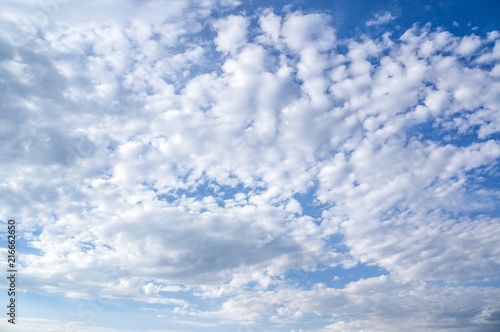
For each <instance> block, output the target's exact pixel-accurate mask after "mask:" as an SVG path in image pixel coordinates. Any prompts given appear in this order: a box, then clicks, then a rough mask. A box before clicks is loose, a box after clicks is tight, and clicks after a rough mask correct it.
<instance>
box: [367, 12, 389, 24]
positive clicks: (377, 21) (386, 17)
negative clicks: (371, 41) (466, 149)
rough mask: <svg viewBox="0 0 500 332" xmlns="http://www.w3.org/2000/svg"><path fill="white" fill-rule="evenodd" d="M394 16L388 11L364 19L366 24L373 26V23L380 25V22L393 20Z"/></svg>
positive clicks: (384, 22)
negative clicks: (369, 18)
mask: <svg viewBox="0 0 500 332" xmlns="http://www.w3.org/2000/svg"><path fill="white" fill-rule="evenodd" d="M395 19H396V17H395V16H394V15H392V14H391V13H389V12H386V13H384V14H383V15H380V14H377V15H375V18H374V19H371V20H368V21H366V25H367V26H374V25H382V24H387V23H389V22H391V21H394V20H395Z"/></svg>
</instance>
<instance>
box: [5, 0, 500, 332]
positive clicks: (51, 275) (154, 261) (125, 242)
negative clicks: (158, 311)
mask: <svg viewBox="0 0 500 332" xmlns="http://www.w3.org/2000/svg"><path fill="white" fill-rule="evenodd" d="M54 3H56V2H54ZM57 4H58V5H57V8H55V7H54V8H53V9H52V12H53V13H52V15H48V19H47V20H45V21H43V22H42V21H40V20H41V19H39V20H38V21H37V19H34V18H33V17H34V16H29V15H27V16H26V15H25V14H23V13H26V10H25V9H23V8H21V7H22V6H21V5H19V6H17V5H16V6H14V5H13V4H12V3H8V6H6V8H8V10H6V12H5V13H4V14H2V15H3V16H2V22H3V25H4V26H7V27H9V28H10V29H11V30H4V29H2V32H1V33H0V38H1V40H0V44H1V50H2V51H1V53H0V60H1V64H0V71H1V77H2V78H3V79H2V81H1V82H0V84H1V90H0V91H1V92H0V93H1V94H2V95H1V97H0V98H1V99H2V100H3V101H4V102H3V103H2V110H1V114H0V135H1V136H2V141H3V144H2V147H1V149H0V154H1V159H2V160H3V161H4V162H3V163H2V164H1V166H0V172H1V174H2V182H1V187H0V190H1V196H2V197H3V204H2V205H1V206H0V211H1V212H0V215H2V216H10V217H11V218H16V219H17V220H19V222H20V227H21V229H22V238H23V241H24V244H25V246H26V251H25V252H23V253H21V254H20V260H21V262H22V271H23V280H24V281H23V282H24V284H23V287H24V288H25V289H26V290H30V291H40V292H62V293H64V294H65V295H67V296H69V297H83V298H85V297H113V298H129V299H135V300H137V301H140V302H144V303H145V304H146V305H147V304H148V303H149V304H157V303H161V304H164V305H165V311H166V312H167V315H174V314H175V315H179V316H182V317H184V319H197V320H198V319H202V320H203V319H206V320H208V321H213V320H215V321H218V324H220V326H224V325H225V324H234V323H235V322H236V323H241V322H245V324H247V325H245V326H248V329H254V328H255V329H256V330H264V328H263V327H261V328H258V327H256V326H259V325H258V324H264V325H262V326H273V327H272V328H271V330H274V331H278V330H279V331H290V330H292V329H293V328H294V326H299V325H300V326H306V325H307V322H308V321H314V322H315V323H314V324H312V323H311V326H310V327H306V328H307V331H312V330H314V331H361V330H363V331H400V330H401V328H402V327H405V329H406V330H412V331H416V330H419V331H478V332H479V331H485V330H487V329H488V328H491V330H492V331H493V329H495V327H498V312H499V310H500V304H499V302H498V299H499V298H500V294H499V289H498V288H497V287H495V285H498V272H499V266H500V246H499V245H498V243H499V241H498V239H499V236H500V227H499V219H498V212H499V211H498V207H497V203H496V202H498V199H499V194H498V158H499V156H500V144H499V142H498V138H499V136H498V130H499V126H500V118H499V116H498V114H499V113H498V109H499V107H500V100H499V98H498V93H497V91H500V80H499V79H500V70H499V64H498V59H499V58H500V39H499V38H500V36H499V34H498V33H497V32H491V33H490V34H489V35H488V36H487V37H480V36H475V35H470V36H464V37H457V36H454V35H452V34H451V33H449V32H447V31H444V30H442V29H439V28H435V27H433V26H430V25H425V26H423V27H422V26H420V27H419V26H417V25H415V26H414V27H412V28H411V29H409V30H407V31H406V32H404V33H403V34H401V35H398V36H396V35H391V34H390V33H384V34H383V35H378V36H368V35H364V36H361V37H359V38H355V39H338V38H337V37H336V32H335V28H334V27H333V25H332V24H331V17H330V16H328V15H325V14H321V13H305V12H300V11H290V12H288V13H284V14H280V13H277V12H275V11H273V10H272V9H260V10H259V11H257V12H256V13H254V14H248V13H245V12H243V11H242V12H237V11H234V10H233V9H234V8H235V6H236V5H237V3H231V2H230V1H222V2H221V1H217V2H216V1H172V3H171V4H170V5H169V11H165V10H160V9H165V6H164V3H162V2H159V1H146V2H143V3H142V2H134V1H130V2H127V3H126V5H123V6H122V5H120V6H116V5H113V4H110V5H109V6H107V5H106V6H103V5H101V4H99V3H97V2H95V1H88V2H86V3H85V4H83V3H82V4H80V3H78V4H75V3H68V4H62V3H61V2H58V3H57ZM25 5H26V6H27V7H29V8H31V10H32V9H33V8H35V7H33V6H32V5H31V4H28V3H25ZM116 8H120V10H116ZM215 8H217V9H218V12H217V14H218V15H214V10H215ZM32 11H33V12H35V13H36V10H32ZM85 13H92V15H90V14H88V15H86V14H85ZM22 15H24V16H22ZM34 15H35V14H34ZM20 17H23V19H20ZM87 17H91V18H90V19H89V18H87ZM393 19H394V17H393V16H392V15H391V14H386V15H380V16H377V17H375V18H374V19H373V20H372V21H369V22H367V25H379V24H385V23H388V22H390V21H391V20H393ZM14 22H24V23H23V24H18V25H17V26H16V27H14ZM12 29H15V30H12ZM7 31H11V32H9V33H7ZM12 31H14V32H12ZM3 250H4V249H3ZM365 265H369V266H376V267H378V268H380V270H381V271H382V270H383V271H386V273H383V274H381V275H379V276H373V277H367V278H362V276H360V277H359V278H358V279H356V280H353V281H350V282H346V283H344V284H343V285H342V286H335V285H334V284H333V283H332V281H333V280H335V278H336V277H338V275H337V274H336V272H334V269H338V268H340V269H342V270H345V271H349V270H350V269H355V268H356V266H365ZM306 275H312V276H313V277H312V278H313V282H311V283H309V284H308V283H306V282H305V279H306V277H305V276H306ZM319 275H322V276H326V277H325V279H324V280H319V279H317V278H318V276H319ZM293 276H295V278H296V279H297V278H298V282H292V281H293ZM291 280H292V281H291ZM185 294H189V297H188V296H185ZM212 300H217V301H219V303H220V305H219V306H217V307H216V308H212V309H208V310H207V309H204V307H203V305H202V303H204V302H207V301H212ZM295 324H299V325H295ZM304 324H306V325H304ZM294 331H298V330H294ZM300 331H306V330H304V329H301V330H300Z"/></svg>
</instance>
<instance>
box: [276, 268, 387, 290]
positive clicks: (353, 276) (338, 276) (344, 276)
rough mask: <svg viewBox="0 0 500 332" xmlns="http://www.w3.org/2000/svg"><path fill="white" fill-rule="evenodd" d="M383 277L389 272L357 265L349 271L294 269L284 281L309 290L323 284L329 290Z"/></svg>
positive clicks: (338, 269) (341, 269)
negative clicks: (362, 280)
mask: <svg viewBox="0 0 500 332" xmlns="http://www.w3.org/2000/svg"><path fill="white" fill-rule="evenodd" d="M384 275H389V272H388V271H387V270H385V269H384V268H381V267H379V266H373V265H366V264H358V265H357V266H355V267H353V268H349V269H345V268H342V267H328V268H325V267H323V268H319V270H317V271H304V270H299V269H294V270H290V271H288V272H287V273H286V274H285V280H287V281H288V283H290V284H291V285H294V286H296V287H298V288H304V289H310V288H312V286H314V284H317V283H323V284H325V285H326V286H327V287H329V288H344V287H345V286H346V285H347V284H349V283H351V282H355V281H359V280H361V279H368V278H374V277H380V276H384Z"/></svg>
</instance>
